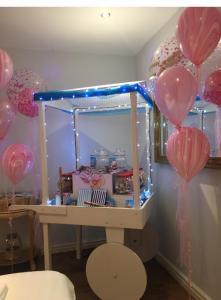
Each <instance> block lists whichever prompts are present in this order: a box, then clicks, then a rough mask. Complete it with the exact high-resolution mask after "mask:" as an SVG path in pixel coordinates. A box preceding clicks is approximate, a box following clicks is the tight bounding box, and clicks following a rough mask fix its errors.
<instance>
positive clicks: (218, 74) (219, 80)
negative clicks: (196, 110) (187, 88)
mask: <svg viewBox="0 0 221 300" xmlns="http://www.w3.org/2000/svg"><path fill="white" fill-rule="evenodd" d="M203 96H204V99H205V100H207V101H209V102H212V103H214V104H216V105H219V106H221V69H218V70H216V71H214V72H213V73H212V74H210V75H209V76H208V78H207V79H206V82H205V90H204V95H203Z"/></svg>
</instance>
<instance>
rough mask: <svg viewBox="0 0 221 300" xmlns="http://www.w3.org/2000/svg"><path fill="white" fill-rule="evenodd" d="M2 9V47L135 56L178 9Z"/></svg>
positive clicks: (0, 32) (0, 28) (0, 45)
mask: <svg viewBox="0 0 221 300" xmlns="http://www.w3.org/2000/svg"><path fill="white" fill-rule="evenodd" d="M102 10H103V9H102V8H75V7H72V8H13V7H12V8H3V7H1V8H0V47H1V48H4V47H8V48H20V49H38V50H54V51H71V52H87V53H100V54H119V55H136V54H137V53H138V52H139V51H140V50H141V49H142V47H143V46H144V45H145V43H146V42H147V41H148V40H149V39H150V38H151V37H152V36H153V35H154V34H155V33H156V32H157V31H158V30H159V29H160V28H161V27H162V26H164V24H165V23H166V22H167V21H168V20H169V19H170V18H171V17H172V16H173V14H175V13H176V11H177V10H178V8H160V7H155V8H154V7H151V8H150V7H144V8H110V9H109V11H110V12H111V17H110V18H109V19H102V18H101V17H100V13H101V11H102Z"/></svg>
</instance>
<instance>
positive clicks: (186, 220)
mask: <svg viewBox="0 0 221 300" xmlns="http://www.w3.org/2000/svg"><path fill="white" fill-rule="evenodd" d="M176 220H177V228H178V231H179V233H180V261H181V265H182V266H183V267H184V268H185V269H186V270H187V277H188V294H189V299H191V282H192V241H191V236H190V207H189V195H188V185H187V182H186V180H184V179H182V178H181V179H180V182H179V188H178V203H177V216H176Z"/></svg>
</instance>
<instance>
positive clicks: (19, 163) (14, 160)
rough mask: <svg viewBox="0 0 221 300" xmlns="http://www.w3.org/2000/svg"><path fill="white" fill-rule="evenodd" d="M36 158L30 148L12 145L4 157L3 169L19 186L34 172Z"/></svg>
mask: <svg viewBox="0 0 221 300" xmlns="http://www.w3.org/2000/svg"><path fill="white" fill-rule="evenodd" d="M33 165H34V157H33V153H32V150H31V149H30V147H29V146H27V145H24V144H12V145H10V146H9V147H8V148H7V149H6V150H5V152H4V153H3V156H2V168H3V171H4V173H5V175H7V177H8V178H9V179H10V180H11V182H12V183H14V184H17V183H19V182H20V181H22V180H23V179H24V177H25V176H26V175H27V174H28V173H29V172H30V171H31V170H32V168H33Z"/></svg>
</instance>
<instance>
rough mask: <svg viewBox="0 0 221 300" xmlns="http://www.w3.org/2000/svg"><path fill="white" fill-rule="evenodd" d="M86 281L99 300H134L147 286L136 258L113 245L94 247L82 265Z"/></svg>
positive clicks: (131, 252)
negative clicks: (84, 264) (83, 265)
mask: <svg viewBox="0 0 221 300" xmlns="http://www.w3.org/2000/svg"><path fill="white" fill-rule="evenodd" d="M86 274H87V280H88V282H89V285H90V287H91V288H92V290H93V291H94V293H95V294H96V295H97V296H98V297H99V298H100V299H102V300H113V299H121V300H138V299H140V298H141V297H142V295H143V293H144V291H145V288H146V283H147V274H146V270H145V268H144V265H143V263H142V261H141V260H140V258H139V257H138V256H137V254H136V253H134V252H133V251H132V250H131V249H129V248H127V247H126V246H124V245H121V244H116V243H107V244H103V245H101V246H99V247H98V248H96V249H95V250H94V251H93V252H92V253H91V255H90V256H89V258H88V261H87V265H86Z"/></svg>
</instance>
